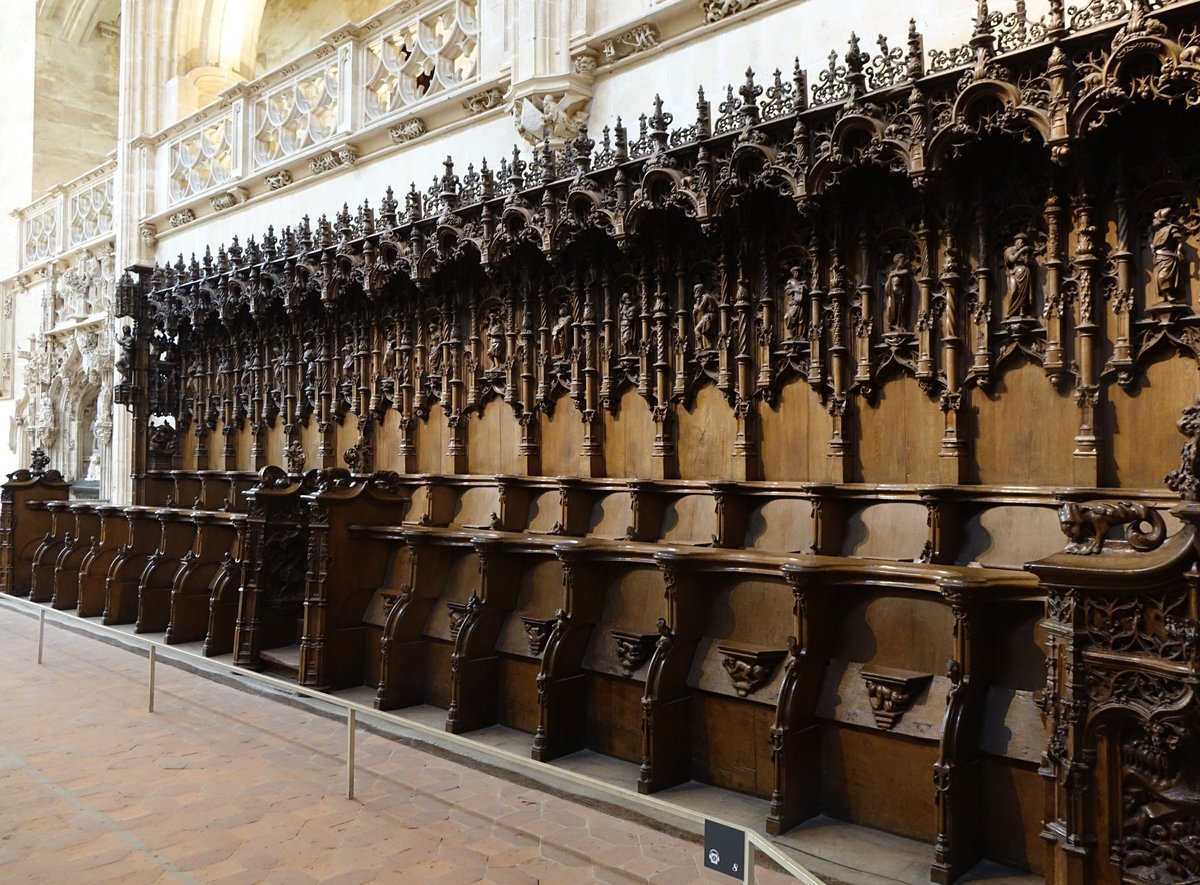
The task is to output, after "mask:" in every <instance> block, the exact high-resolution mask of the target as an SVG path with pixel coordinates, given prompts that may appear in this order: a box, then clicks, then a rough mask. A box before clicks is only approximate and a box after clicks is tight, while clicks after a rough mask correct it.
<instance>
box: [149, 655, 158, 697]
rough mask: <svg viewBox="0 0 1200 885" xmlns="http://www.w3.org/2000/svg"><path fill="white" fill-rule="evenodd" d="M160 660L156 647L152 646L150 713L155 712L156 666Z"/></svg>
mask: <svg viewBox="0 0 1200 885" xmlns="http://www.w3.org/2000/svg"><path fill="white" fill-rule="evenodd" d="M157 660H158V657H157V655H155V653H154V646H153V645H151V646H150V712H151V713H153V712H154V664H155V662H156V661H157Z"/></svg>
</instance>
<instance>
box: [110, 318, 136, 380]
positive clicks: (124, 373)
mask: <svg viewBox="0 0 1200 885" xmlns="http://www.w3.org/2000/svg"><path fill="white" fill-rule="evenodd" d="M117 344H118V346H119V347H120V351H119V352H118V354H117V359H116V361H115V362H114V363H113V365H114V366H115V367H116V370H117V371H118V372H120V373H121V382H122V383H124V382H129V381H132V374H133V367H134V364H135V362H136V360H137V353H136V352H137V339H136V338H135V337H134V335H133V330H132V329H130V327H129V324H128V323H126V324H125V325H124V326H123V327H122V328H121V335H120V337H118V338H117Z"/></svg>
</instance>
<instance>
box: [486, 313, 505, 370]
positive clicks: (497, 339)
mask: <svg viewBox="0 0 1200 885" xmlns="http://www.w3.org/2000/svg"><path fill="white" fill-rule="evenodd" d="M487 358H488V368H490V369H499V368H502V367H503V365H504V324H503V323H502V322H501V321H500V314H499V312H498V311H495V310H493V311H491V312H490V313H488V320H487Z"/></svg>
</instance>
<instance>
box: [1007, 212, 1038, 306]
mask: <svg viewBox="0 0 1200 885" xmlns="http://www.w3.org/2000/svg"><path fill="white" fill-rule="evenodd" d="M1004 268H1005V271H1006V272H1007V275H1008V309H1007V310H1005V311H1004V316H1005V317H1006V318H1007V317H1024V316H1029V314H1030V311H1032V310H1033V281H1034V278H1035V276H1036V271H1037V265H1036V264H1035V263H1034V257H1033V244H1032V243H1030V241H1029V235H1028V234H1026V233H1019V234H1017V236H1016V238H1015V239H1014V240H1013V243H1012V245H1011V246H1009V247H1008V248H1006V249H1005V250H1004Z"/></svg>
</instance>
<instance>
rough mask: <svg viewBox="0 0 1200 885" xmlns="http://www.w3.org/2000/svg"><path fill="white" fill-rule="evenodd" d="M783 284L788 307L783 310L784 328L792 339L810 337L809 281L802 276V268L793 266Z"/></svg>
mask: <svg viewBox="0 0 1200 885" xmlns="http://www.w3.org/2000/svg"><path fill="white" fill-rule="evenodd" d="M790 273H791V276H790V277H789V278H788V281H787V282H786V283H784V284H783V294H784V295H785V296H786V297H787V309H786V310H784V312H783V328H784V329H786V330H787V333H788V337H789V338H792V339H796V338H807V337H808V283H807V282H805V281H804V279H802V278H801V269H800V268H799V267H793V268H792V269H791V271H790Z"/></svg>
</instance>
